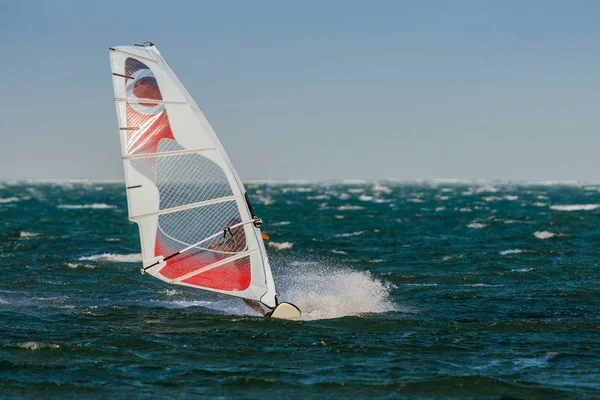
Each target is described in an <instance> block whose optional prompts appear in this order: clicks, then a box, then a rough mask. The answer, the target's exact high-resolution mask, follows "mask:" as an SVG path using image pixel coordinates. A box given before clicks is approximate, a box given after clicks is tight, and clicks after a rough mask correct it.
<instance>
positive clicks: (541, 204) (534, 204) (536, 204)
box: [532, 201, 548, 207]
mask: <svg viewBox="0 0 600 400" xmlns="http://www.w3.org/2000/svg"><path fill="white" fill-rule="evenodd" d="M547 205H548V204H546V203H540V202H539V201H538V202H536V203H533V204H532V206H534V207H546V206H547Z"/></svg>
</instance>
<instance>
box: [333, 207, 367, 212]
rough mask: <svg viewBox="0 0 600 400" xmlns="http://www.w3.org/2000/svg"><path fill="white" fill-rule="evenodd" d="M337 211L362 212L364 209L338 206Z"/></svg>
mask: <svg viewBox="0 0 600 400" xmlns="http://www.w3.org/2000/svg"><path fill="white" fill-rule="evenodd" d="M337 209H338V210H340V211H349V210H352V211H354V210H364V209H365V208H364V207H362V206H339V207H338V208H337Z"/></svg>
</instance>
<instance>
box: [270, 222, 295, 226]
mask: <svg viewBox="0 0 600 400" xmlns="http://www.w3.org/2000/svg"><path fill="white" fill-rule="evenodd" d="M289 224H291V222H290V221H281V222H273V223H269V225H271V226H284V225H289Z"/></svg>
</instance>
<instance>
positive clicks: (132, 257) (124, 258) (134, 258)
mask: <svg viewBox="0 0 600 400" xmlns="http://www.w3.org/2000/svg"><path fill="white" fill-rule="evenodd" d="M79 261H101V262H125V263H138V262H142V255H141V254H111V253H104V254H97V255H93V256H88V257H80V258H79Z"/></svg>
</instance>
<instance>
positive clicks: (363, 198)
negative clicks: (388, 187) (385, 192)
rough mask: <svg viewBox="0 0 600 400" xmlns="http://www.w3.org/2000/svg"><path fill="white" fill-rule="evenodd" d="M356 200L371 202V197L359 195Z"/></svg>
mask: <svg viewBox="0 0 600 400" xmlns="http://www.w3.org/2000/svg"><path fill="white" fill-rule="evenodd" d="M358 200H360V201H371V200H373V196H367V195H366V194H361V195H360V196H358Z"/></svg>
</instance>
